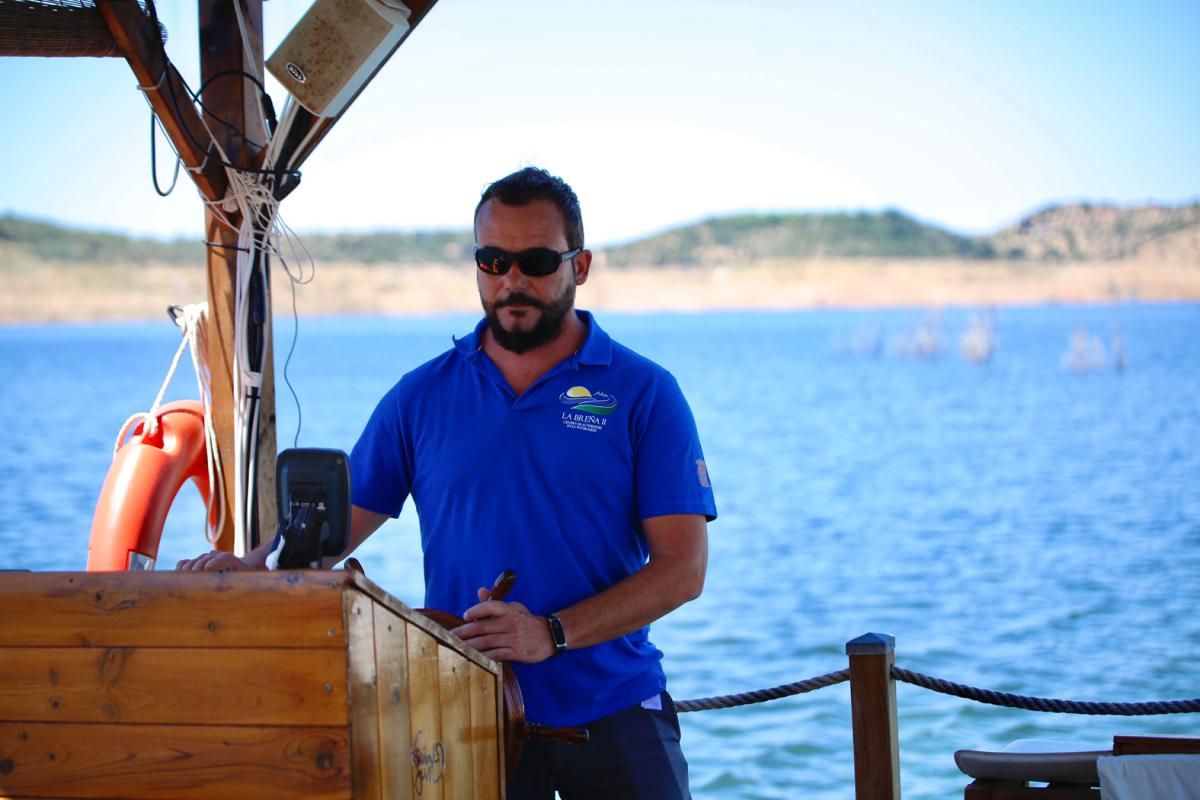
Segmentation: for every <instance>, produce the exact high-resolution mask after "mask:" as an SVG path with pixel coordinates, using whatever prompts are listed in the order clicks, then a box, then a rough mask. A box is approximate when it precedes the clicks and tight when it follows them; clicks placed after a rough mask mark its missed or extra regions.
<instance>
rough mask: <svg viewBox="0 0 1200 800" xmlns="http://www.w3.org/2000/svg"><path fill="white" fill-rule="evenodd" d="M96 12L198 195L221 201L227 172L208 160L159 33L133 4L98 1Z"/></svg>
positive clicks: (204, 138) (203, 135) (199, 125)
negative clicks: (138, 84) (134, 77)
mask: <svg viewBox="0 0 1200 800" xmlns="http://www.w3.org/2000/svg"><path fill="white" fill-rule="evenodd" d="M96 8H97V9H98V10H99V11H100V16H101V17H103V19H104V24H105V25H106V26H107V27H108V31H109V33H111V34H112V37H113V39H114V40H115V41H116V43H117V45H118V46H119V47H120V48H121V52H122V53H124V55H125V60H126V61H128V62H129V67H130V69H132V70H133V74H134V75H136V76H137V79H138V83H140V84H141V85H142V87H143V89H144V91H145V92H146V97H147V98H148V99H149V100H150V105H151V107H152V108H153V109H154V113H155V114H157V115H158V118H159V120H161V121H162V125H163V129H164V130H165V131H166V132H167V136H168V137H169V138H170V139H171V143H172V144H174V145H175V150H176V151H177V152H178V153H179V157H180V159H181V160H182V161H183V164H184V166H185V167H187V168H188V172H189V174H190V175H191V176H192V180H193V181H195V183H196V186H197V187H198V188H199V189H200V193H201V194H203V195H204V196H205V197H207V198H208V199H209V200H220V199H221V198H223V197H224V196H225V190H226V188H227V187H228V180H227V179H226V177H225V168H224V167H223V166H222V165H221V163H220V161H219V159H217V158H216V156H215V154H214V155H213V156H212V157H210V156H209V150H210V146H209V144H208V143H209V135H208V132H207V131H206V130H205V129H204V124H203V122H201V120H200V116H199V115H198V114H197V113H196V109H195V107H194V106H193V105H192V98H191V95H190V94H188V89H187V85H186V84H185V83H184V82H183V78H181V77H180V76H179V73H178V72H177V71H176V69H175V67H174V66H173V65H172V64H171V62H170V60H169V59H167V57H166V53H165V52H164V50H163V46H162V40H161V39H160V38H159V32H158V29H157V28H156V27H155V25H154V24H153V23H152V22H151V20H150V18H149V17H148V16H146V14H145V12H143V11H142V9H141V8H140V7H139V6H138V4H137V3H130V2H127V1H125V0H96Z"/></svg>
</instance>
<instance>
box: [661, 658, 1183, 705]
mask: <svg viewBox="0 0 1200 800" xmlns="http://www.w3.org/2000/svg"><path fill="white" fill-rule="evenodd" d="M891 675H892V678H894V679H895V680H898V681H903V682H904V683H909V684H912V685H913V686H919V687H921V688H922V689H929V690H930V691H934V692H938V693H940V694H948V695H953V696H954V697H961V698H963V699H965V700H974V701H975V702H977V703H987V704H989V705H993V706H1003V707H1006V708H1021V709H1025V710H1026V711H1044V712H1048V713H1053V714H1088V715H1093V716H1121V717H1137V716H1152V715H1156V714H1195V713H1200V698H1196V699H1193V700H1149V701H1145V702H1140V703H1112V702H1106V701H1092V700H1059V699H1056V698H1050V697H1030V696H1027V695H1020V694H1011V693H1009V692H997V691H995V690H992V689H981V688H979V687H978V686H969V685H967V684H964V683H955V682H954V681H948V680H944V679H942V678H935V677H932V676H930V675H924V674H922V673H920V672H914V671H912V670H909V669H904V668H903V667H897V666H892V668H891ZM848 680H850V670H848V669H840V670H837V671H836V672H828V673H826V674H824V675H817V676H815V677H812V678H807V679H805V680H802V681H796V682H795V683H785V684H783V685H781V686H774V687H771V688H769V689H756V690H754V691H750V692H742V693H740V694H726V695H718V696H716V697H700V698H695V699H692V700H677V701H676V702H675V710H676V711H679V712H681V713H683V712H688V711H712V710H714V709H718V708H736V707H738V706H747V705H753V704H755V703H766V702H769V701H771V700H781V699H783V698H785V697H793V696H795V695H798V694H804V693H806V692H813V691H816V690H817V689H823V688H825V687H826V686H835V685H837V684H839V683H844V682H845V681H848Z"/></svg>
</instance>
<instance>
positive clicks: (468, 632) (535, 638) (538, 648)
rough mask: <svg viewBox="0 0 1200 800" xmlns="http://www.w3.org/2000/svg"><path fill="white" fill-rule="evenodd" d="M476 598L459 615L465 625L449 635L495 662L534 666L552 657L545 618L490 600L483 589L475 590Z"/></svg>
mask: <svg viewBox="0 0 1200 800" xmlns="http://www.w3.org/2000/svg"><path fill="white" fill-rule="evenodd" d="M479 599H480V601H481V602H480V603H478V604H477V605H473V606H471V607H470V608H468V609H467V613H466V614H464V615H463V619H465V620H466V624H465V625H460V626H459V627H457V628H454V629H453V630H451V631H450V632H451V633H453V634H454V635H455V636H457V637H458V638H460V639H462V640H463V641H464V642H466V643H467V644H469V645H471V647H474V648H475V649H476V650H478V651H479V652H481V653H483V654H484V655H485V656H488V657H489V658H493V659H495V660H496V661H519V662H521V663H524V664H536V663H538V662H539V661H545V660H546V659H547V658H549V657H550V656H552V655H554V642H552V641H551V640H550V627H549V625H547V624H546V618H545V617H536V616H534V615H533V614H531V613H530V612H529V609H527V608H526V607H525V606H523V605H521V604H520V603H501V602H500V601H498V600H492V599H491V592H490V591H489V590H487V589H480V590H479Z"/></svg>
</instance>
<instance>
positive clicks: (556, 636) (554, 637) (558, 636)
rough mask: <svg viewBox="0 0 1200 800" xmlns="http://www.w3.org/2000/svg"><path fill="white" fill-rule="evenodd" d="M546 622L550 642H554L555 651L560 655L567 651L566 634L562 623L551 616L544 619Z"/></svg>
mask: <svg viewBox="0 0 1200 800" xmlns="http://www.w3.org/2000/svg"><path fill="white" fill-rule="evenodd" d="M546 622H547V623H548V624H549V625H550V641H552V642H554V649H555V651H556V652H559V653H561V652H562V651H563V650H566V649H567V634H566V631H564V630H563V626H562V622H561V621H559V619H558V617H556V616H554V615H553V614H552V615H550V616H548V617H546Z"/></svg>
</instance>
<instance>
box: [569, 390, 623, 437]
mask: <svg viewBox="0 0 1200 800" xmlns="http://www.w3.org/2000/svg"><path fill="white" fill-rule="evenodd" d="M558 399H559V400H560V401H561V402H562V403H563V405H567V406H570V407H571V410H570V411H564V412H563V413H562V423H563V425H565V426H567V427H568V428H574V429H576V430H581V431H592V432H595V431H599V430H602V429H603V428H604V426H605V425H607V424H608V419H606V417H607V416H608V415H609V414H611V413H612V412H613V411H615V410H616V408H617V398H615V397H613V396H612V395H611V394H609V393H608V392H595V393H593V392H592V391H591V390H590V389H588V388H587V387H586V386H572V387H571V388H570V389H567V390H566V391H565V392H563V393H562V394H560V395H559V396H558Z"/></svg>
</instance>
